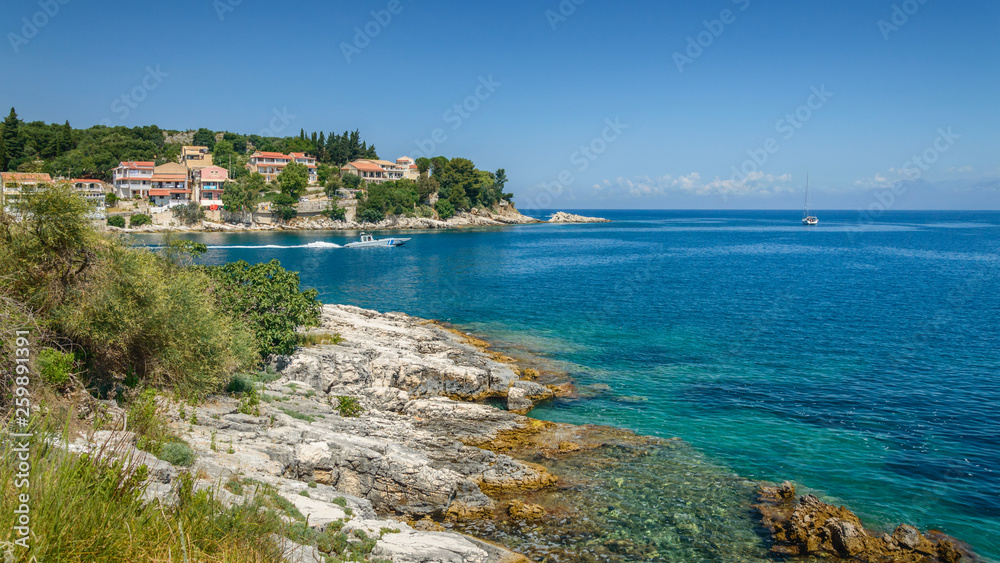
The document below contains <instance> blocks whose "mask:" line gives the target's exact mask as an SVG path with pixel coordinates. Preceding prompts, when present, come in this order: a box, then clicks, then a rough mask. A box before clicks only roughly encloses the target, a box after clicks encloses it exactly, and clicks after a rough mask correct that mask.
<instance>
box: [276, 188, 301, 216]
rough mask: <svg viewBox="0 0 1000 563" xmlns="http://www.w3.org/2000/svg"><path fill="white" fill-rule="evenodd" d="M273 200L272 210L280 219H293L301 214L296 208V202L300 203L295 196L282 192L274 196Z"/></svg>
mask: <svg viewBox="0 0 1000 563" xmlns="http://www.w3.org/2000/svg"><path fill="white" fill-rule="evenodd" d="M273 202H274V203H273V205H271V211H272V212H273V213H274V216H275V217H277V218H278V219H279V220H281V221H291V220H292V219H294V218H296V217H298V216H299V211H298V209H296V208H295V204H296V203H298V200H297V199H295V198H294V197H292V196H290V195H288V194H285V193H281V194H278V195H276V196H275V197H274V200H273Z"/></svg>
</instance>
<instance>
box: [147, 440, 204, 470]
mask: <svg viewBox="0 0 1000 563" xmlns="http://www.w3.org/2000/svg"><path fill="white" fill-rule="evenodd" d="M213 444H214V443H213ZM157 457H159V458H160V459H162V460H163V461H166V462H169V463H172V464H174V465H180V466H182V467H190V466H192V465H194V460H195V455H194V450H192V449H191V446H189V445H187V444H184V443H181V442H167V443H166V444H163V446H161V447H160V455H159V456H157Z"/></svg>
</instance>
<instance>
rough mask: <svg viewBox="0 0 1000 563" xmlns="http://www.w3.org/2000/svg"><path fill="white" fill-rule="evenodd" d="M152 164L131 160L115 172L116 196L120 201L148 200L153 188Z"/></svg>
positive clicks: (123, 163) (121, 164)
mask: <svg viewBox="0 0 1000 563" xmlns="http://www.w3.org/2000/svg"><path fill="white" fill-rule="evenodd" d="M155 167H156V165H155V164H154V163H152V162H147V161H139V160H129V161H126V162H122V163H120V164H119V165H118V168H115V169H114V171H113V178H114V179H113V181H114V186H115V195H116V196H118V199H136V198H148V197H149V190H150V189H151V188H152V187H153V169H154V168H155Z"/></svg>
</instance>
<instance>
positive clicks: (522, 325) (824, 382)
mask: <svg viewBox="0 0 1000 563" xmlns="http://www.w3.org/2000/svg"><path fill="white" fill-rule="evenodd" d="M586 213H587V214H598V215H601V216H604V217H608V218H610V219H613V220H614V222H613V223H607V224H595V225H531V226H519V227H510V228H501V229H482V230H471V229H470V230H461V231H448V232H406V233H382V234H381V235H380V236H392V235H397V236H408V237H413V240H411V241H410V242H409V243H408V244H407V245H406V246H404V247H401V248H391V249H386V248H373V249H344V248H338V247H337V246H335V245H340V244H344V243H346V242H350V241H351V240H354V239H356V233H330V232H309V233H301V232H299V233H274V234H270V233H267V234H204V235H193V236H192V237H191V238H194V239H196V240H198V241H200V242H204V243H206V244H208V245H210V247H211V250H210V252H209V254H208V255H207V256H206V258H205V260H204V261H205V262H208V263H222V262H226V261H231V260H237V259H244V260H248V261H250V262H260V261H267V260H270V259H272V258H277V259H278V260H280V261H281V263H282V264H283V265H284V266H285V267H286V268H289V269H292V270H298V271H300V272H301V276H302V283H303V285H304V286H307V287H315V288H317V289H318V290H319V292H320V297H321V299H322V300H323V301H324V302H327V303H349V304H353V305H358V306H361V307H367V308H372V309H378V310H382V311H389V310H395V311H403V312H406V313H409V314H412V315H417V316H422V317H429V318H435V319H439V320H444V321H449V322H452V323H455V324H458V325H460V326H462V327H464V328H465V329H466V330H468V331H470V332H475V333H477V334H480V335H484V336H486V337H488V338H492V339H493V340H495V341H498V342H500V343H502V344H503V345H504V346H507V347H509V348H512V349H513V348H516V349H522V350H527V351H530V352H533V353H535V354H538V355H539V356H541V357H543V358H545V359H546V361H548V362H550V364H551V366H553V367H554V368H558V369H562V370H565V371H567V372H568V373H569V374H571V375H572V377H573V378H574V380H575V381H576V383H577V384H578V385H579V386H580V388H581V389H583V390H584V391H585V393H584V398H582V399H578V400H573V401H569V400H566V401H561V402H559V401H557V402H555V403H552V404H550V405H547V406H544V407H541V408H538V409H536V410H535V411H533V412H532V416H534V417H537V418H543V419H548V420H554V421H562V422H577V423H600V424H608V425H614V426H619V427H624V428H629V429H633V430H635V431H637V432H639V433H643V434H650V435H656V436H662V437H675V436H676V437H680V438H683V439H684V440H685V441H687V442H689V443H690V444H691V445H692V446H693V447H694V450H695V451H696V452H698V455H702V456H704V457H705V458H707V459H709V460H711V462H712V463H713V464H715V465H717V466H718V467H720V468H723V469H724V470H726V471H731V472H735V473H737V474H739V475H741V476H744V477H749V478H755V479H769V480H784V479H791V480H793V481H795V482H796V483H798V484H799V485H800V487H802V488H805V489H806V490H812V491H814V492H816V493H817V494H819V495H820V496H822V497H823V498H824V499H825V500H827V501H829V502H835V503H838V504H846V505H847V506H848V507H850V508H852V509H853V510H855V511H856V512H857V513H858V514H859V515H861V516H862V518H864V519H865V520H866V521H867V522H868V523H869V524H870V525H874V526H882V527H886V528H892V527H894V526H895V525H896V524H898V523H900V522H904V521H905V522H910V523H913V524H916V525H917V526H918V527H921V528H935V529H940V530H943V531H945V532H946V533H950V534H952V535H955V536H957V537H959V538H961V539H964V540H966V541H968V542H970V543H972V544H973V545H974V546H975V547H976V548H977V550H978V551H979V552H980V553H982V554H983V555H987V556H989V557H991V558H994V559H1000V213H996V212H894V213H887V214H885V215H884V216H882V217H880V218H878V219H877V220H875V221H874V222H871V221H864V222H860V221H859V217H858V213H857V212H824V213H820V214H819V215H820V220H821V223H820V225H819V226H818V227H813V228H807V227H803V226H801V225H800V223H799V219H800V218H799V216H798V214H797V213H796V212H794V211H791V212H773V211H749V212H734V211H628V212H626V211H606V212H593V211H590V212H586ZM140 240H141V241H143V242H149V243H150V244H153V239H150V238H141V237H140ZM605 385H606V386H607V388H605V387H604V386H605ZM706 502H708V501H706Z"/></svg>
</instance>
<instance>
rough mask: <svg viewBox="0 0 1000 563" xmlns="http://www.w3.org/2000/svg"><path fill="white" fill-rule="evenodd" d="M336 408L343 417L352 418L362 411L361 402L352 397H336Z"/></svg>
mask: <svg viewBox="0 0 1000 563" xmlns="http://www.w3.org/2000/svg"><path fill="white" fill-rule="evenodd" d="M337 410H338V411H340V416H342V417H344V418H354V417H357V416H358V415H360V414H361V413H362V412H364V409H362V408H361V404H360V403H358V400H357V399H355V398H354V397H343V396H341V397H337Z"/></svg>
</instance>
